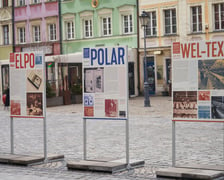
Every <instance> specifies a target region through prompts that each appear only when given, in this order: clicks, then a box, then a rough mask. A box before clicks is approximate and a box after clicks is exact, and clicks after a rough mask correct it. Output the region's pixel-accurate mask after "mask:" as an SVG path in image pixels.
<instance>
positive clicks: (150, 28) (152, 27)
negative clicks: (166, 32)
mask: <svg viewBox="0 0 224 180" xmlns="http://www.w3.org/2000/svg"><path fill="white" fill-rule="evenodd" d="M147 14H148V17H149V22H148V24H147V26H146V36H156V34H157V32H156V26H157V23H156V12H155V11H153V12H147Z"/></svg>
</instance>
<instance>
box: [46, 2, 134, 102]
mask: <svg viewBox="0 0 224 180" xmlns="http://www.w3.org/2000/svg"><path fill="white" fill-rule="evenodd" d="M61 29H62V54H63V55H61V56H54V57H52V58H51V59H49V61H52V62H54V63H55V64H56V66H57V71H58V74H57V79H58V85H57V87H58V89H59V93H58V94H59V96H60V95H62V94H63V93H64V95H65V94H67V95H65V96H68V99H69V97H71V96H72V94H75V93H76V92H74V91H76V88H75V87H77V86H78V85H79V84H80V83H81V81H82V50H83V48H86V47H102V46H105V47H106V46H107V47H108V46H126V45H127V46H128V49H129V82H130V86H129V89H130V91H129V92H130V95H132V96H136V95H138V89H137V85H138V73H137V66H138V61H137V58H138V56H137V48H138V47H137V29H138V28H137V3H136V0H123V1H118V2H116V3H114V1H112V0H108V1H100V0H92V1H91V0H64V1H63V2H62V3H61ZM49 58H50V57H49ZM57 71H56V72H57ZM73 90H74V91H73ZM68 103H70V102H68Z"/></svg>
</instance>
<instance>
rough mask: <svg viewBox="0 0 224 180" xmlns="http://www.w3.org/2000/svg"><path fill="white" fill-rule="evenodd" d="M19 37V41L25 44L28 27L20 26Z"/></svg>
mask: <svg viewBox="0 0 224 180" xmlns="http://www.w3.org/2000/svg"><path fill="white" fill-rule="evenodd" d="M18 36H19V37H18V39H19V43H20V44H23V43H25V42H26V29H25V27H20V28H18Z"/></svg>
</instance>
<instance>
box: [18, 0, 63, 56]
mask: <svg viewBox="0 0 224 180" xmlns="http://www.w3.org/2000/svg"><path fill="white" fill-rule="evenodd" d="M14 3H15V4H14V42H15V44H14V46H15V52H25V51H26V52H27V51H43V52H44V53H45V55H58V54H60V25H59V17H60V16H59V4H58V1H52V0H46V1H41V0H15V1H14Z"/></svg>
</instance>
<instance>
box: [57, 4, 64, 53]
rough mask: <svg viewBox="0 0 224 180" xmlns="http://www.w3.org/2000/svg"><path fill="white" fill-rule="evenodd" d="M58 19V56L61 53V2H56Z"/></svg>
mask: <svg viewBox="0 0 224 180" xmlns="http://www.w3.org/2000/svg"><path fill="white" fill-rule="evenodd" d="M58 16H59V17H58V18H59V43H60V54H63V52H62V27H61V1H58Z"/></svg>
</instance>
